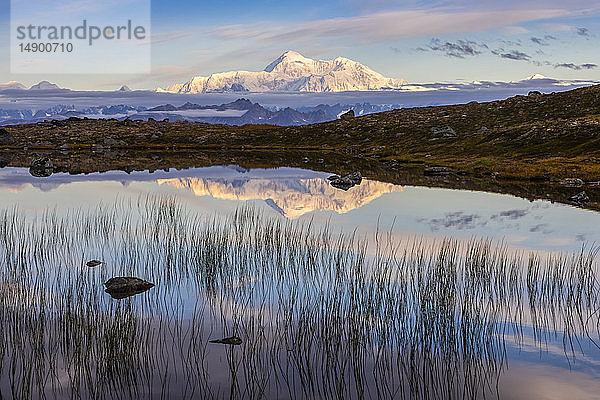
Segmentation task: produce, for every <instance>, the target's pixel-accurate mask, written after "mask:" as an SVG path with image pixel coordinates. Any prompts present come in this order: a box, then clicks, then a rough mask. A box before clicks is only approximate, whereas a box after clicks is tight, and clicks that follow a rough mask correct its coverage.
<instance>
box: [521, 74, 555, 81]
mask: <svg viewBox="0 0 600 400" xmlns="http://www.w3.org/2000/svg"><path fill="white" fill-rule="evenodd" d="M536 79H550V78H548V77H547V76H544V75H542V74H535V75H531V76H530V77H528V78H526V79H525V80H526V81H533V80H536Z"/></svg>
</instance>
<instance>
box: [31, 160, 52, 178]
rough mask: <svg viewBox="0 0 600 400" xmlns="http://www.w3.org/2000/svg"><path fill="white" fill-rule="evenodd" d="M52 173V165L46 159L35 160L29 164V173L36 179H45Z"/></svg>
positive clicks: (50, 161)
mask: <svg viewBox="0 0 600 400" xmlns="http://www.w3.org/2000/svg"><path fill="white" fill-rule="evenodd" d="M53 172H54V164H53V163H52V160H50V159H49V158H48V157H44V158H37V159H35V160H33V161H32V162H31V164H29V173H30V174H31V175H32V176H35V177H38V178H47V177H49V176H50V175H52V173H53Z"/></svg>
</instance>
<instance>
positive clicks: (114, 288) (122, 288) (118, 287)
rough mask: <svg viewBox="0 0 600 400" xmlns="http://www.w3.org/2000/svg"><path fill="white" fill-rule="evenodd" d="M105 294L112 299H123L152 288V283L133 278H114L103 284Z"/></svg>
mask: <svg viewBox="0 0 600 400" xmlns="http://www.w3.org/2000/svg"><path fill="white" fill-rule="evenodd" d="M104 286H106V293H108V294H110V295H111V296H112V297H113V298H114V299H124V298H126V297H131V296H135V295H136V294H140V293H144V292H145V291H147V290H149V289H151V288H153V287H154V284H153V283H150V282H148V281H145V280H143V279H140V278H134V277H115V278H110V279H109V280H107V281H106V282H105V283H104Z"/></svg>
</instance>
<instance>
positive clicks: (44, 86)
mask: <svg viewBox="0 0 600 400" xmlns="http://www.w3.org/2000/svg"><path fill="white" fill-rule="evenodd" d="M55 89H60V87H58V85H56V84H54V83H50V82H48V81H41V82H40V83H38V84H37V85H33V86H32V87H30V88H29V90H55Z"/></svg>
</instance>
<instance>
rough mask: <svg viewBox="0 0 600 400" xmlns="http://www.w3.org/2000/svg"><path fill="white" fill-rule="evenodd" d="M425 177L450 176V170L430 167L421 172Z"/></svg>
mask: <svg viewBox="0 0 600 400" xmlns="http://www.w3.org/2000/svg"><path fill="white" fill-rule="evenodd" d="M423 174H425V176H446V175H450V170H449V169H448V168H447V167H431V168H427V169H426V170H425V171H423Z"/></svg>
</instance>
